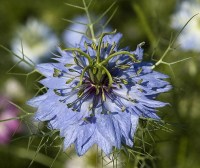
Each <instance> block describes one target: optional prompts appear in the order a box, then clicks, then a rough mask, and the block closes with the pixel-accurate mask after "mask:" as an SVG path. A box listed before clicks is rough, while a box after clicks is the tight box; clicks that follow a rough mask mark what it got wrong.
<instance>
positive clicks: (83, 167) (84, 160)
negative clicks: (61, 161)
mask: <svg viewBox="0 0 200 168" xmlns="http://www.w3.org/2000/svg"><path fill="white" fill-rule="evenodd" d="M110 158H111V159H112V157H110ZM101 159H103V166H102V165H101V164H102V160H101ZM111 159H109V158H108V157H105V156H101V151H100V150H99V151H98V156H97V147H96V146H93V147H92V148H91V150H89V151H88V152H87V153H86V154H85V155H83V156H81V157H80V156H77V155H72V156H71V157H70V158H69V159H68V160H67V161H66V163H65V166H64V168H100V167H103V168H113V162H112V160H111ZM118 162H120V158H118ZM118 166H119V165H118ZM119 168H120V167H119Z"/></svg>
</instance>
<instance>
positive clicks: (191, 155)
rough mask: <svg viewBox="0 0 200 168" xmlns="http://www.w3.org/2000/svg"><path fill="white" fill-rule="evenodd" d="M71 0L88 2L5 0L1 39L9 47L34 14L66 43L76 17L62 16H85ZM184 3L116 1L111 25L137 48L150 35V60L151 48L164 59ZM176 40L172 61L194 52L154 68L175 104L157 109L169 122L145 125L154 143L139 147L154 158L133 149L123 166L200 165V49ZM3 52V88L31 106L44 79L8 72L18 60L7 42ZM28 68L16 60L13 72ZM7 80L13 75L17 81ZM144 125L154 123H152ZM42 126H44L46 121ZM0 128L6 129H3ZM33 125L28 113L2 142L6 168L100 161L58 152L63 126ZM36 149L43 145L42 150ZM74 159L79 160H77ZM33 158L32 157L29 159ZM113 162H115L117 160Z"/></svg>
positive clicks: (99, 8)
mask: <svg viewBox="0 0 200 168" xmlns="http://www.w3.org/2000/svg"><path fill="white" fill-rule="evenodd" d="M112 2H114V0H102V1H97V0H94V1H93V2H92V4H91V6H90V9H89V10H90V12H91V13H92V14H93V15H95V16H97V17H98V15H100V14H101V13H103V12H104V11H105V10H106V9H108V7H109V6H110V5H111V4H112ZM187 2H188V3H189V4H192V3H194V2H195V3H196V4H198V5H199V3H200V2H199V1H192V0H191V1H189V0H188V1H187ZM65 3H71V4H75V5H79V6H82V0H65V1H55V0H54V1H53V0H51V1H50V0H42V1H38V0H18V1H16V0H1V1H0V44H1V45H2V46H4V47H6V48H8V49H10V50H11V49H12V48H11V43H12V40H13V38H15V36H16V31H17V29H18V28H19V26H20V25H26V23H27V20H28V19H29V18H35V19H37V20H39V21H40V22H43V23H44V24H45V25H46V26H48V27H49V28H50V29H51V32H53V33H54V35H55V36H56V37H57V39H58V42H57V44H58V45H64V44H63V40H62V38H63V37H62V36H63V32H64V30H66V29H67V28H68V27H69V26H70V23H69V22H66V21H64V20H63V18H66V19H73V18H75V17H76V16H80V15H84V12H83V11H82V10H79V9H75V8H73V7H69V6H67V5H65ZM181 3H183V1H180V0H168V1H160V0H148V1H147V0H116V4H115V5H114V6H113V8H112V9H111V11H110V12H108V14H107V15H106V17H105V20H106V19H108V18H109V16H110V15H112V12H113V11H114V10H115V9H116V8H118V9H117V12H116V13H115V15H114V17H113V18H112V20H111V21H110V22H109V26H110V27H111V28H113V29H115V28H116V29H117V31H118V32H121V33H122V34H123V37H124V38H123V40H122V43H121V46H122V47H124V46H130V48H131V49H132V50H134V49H135V48H136V46H137V44H139V43H140V42H143V41H145V43H146V44H145V46H144V53H145V56H144V59H145V60H147V61H153V60H152V55H153V58H154V59H156V60H158V59H159V58H160V57H161V56H162V55H163V53H164V52H165V50H166V48H167V47H168V46H169V44H170V39H171V37H173V38H174V37H175V35H176V33H178V31H180V29H173V26H171V22H172V15H173V14H175V13H176V11H177V10H179V8H180V4H181ZM189 7H190V8H191V9H192V8H193V6H192V5H191V6H190V5H189ZM199 12H200V8H199ZM194 14H195V13H194ZM192 16H193V15H191V16H190V17H192ZM178 21H179V20H177V22H178ZM187 21H188V18H186V17H185V19H183V20H182V23H183V25H182V26H181V27H183V26H184V23H186V22H187ZM194 21H196V22H198V26H197V29H198V30H195V31H197V33H199V34H196V38H198V40H200V24H199V23H200V16H196V17H195V18H194V19H193V20H192V21H191V22H194ZM189 24H190V23H189ZM184 33H187V32H184V31H183V32H182V34H184ZM198 36H199V37H198ZM195 40H196V39H195V36H194V37H193V40H192V42H190V43H189V44H188V45H193V42H195ZM22 43H23V39H22ZM173 47H174V48H173V50H172V51H170V52H169V53H168V55H167V56H166V59H165V60H166V61H167V62H173V61H178V60H181V59H184V58H188V57H191V59H189V60H187V61H184V62H180V63H177V64H174V65H171V66H170V67H169V66H167V65H164V64H163V65H160V66H158V67H156V70H158V71H161V72H163V73H165V74H168V75H169V76H170V82H171V83H172V85H173V89H172V90H171V91H170V92H169V93H166V94H163V95H161V96H159V99H160V100H162V101H165V102H169V103H170V106H168V107H165V108H162V109H159V115H160V116H161V118H162V119H163V120H164V121H165V122H166V124H165V125H164V126H162V125H159V124H158V125H156V124H155V123H150V124H149V125H150V127H148V126H146V125H145V126H144V127H145V129H144V139H145V141H147V142H148V143H150V144H151V145H147V147H146V148H147V149H146V150H144V149H142V150H140V152H143V153H150V154H151V155H152V156H153V157H146V156H148V155H145V156H143V155H141V154H135V156H131V157H132V158H131V159H130V162H128V159H127V158H126V157H125V156H123V157H121V158H120V159H121V160H120V159H119V161H118V163H119V166H118V167H125V168H126V167H127V168H128V167H129V168H132V167H134V166H135V167H142V163H143V162H144V167H158V168H188V167H190V168H199V167H200V160H199V154H200V129H199V127H200V112H199V109H200V94H199V91H200V73H199V70H200V58H199V53H200V49H199V50H196V49H189V50H186V49H184V48H181V45H180V44H179V43H175V45H174V46H173ZM199 48H200V45H199ZM0 56H1V59H0V67H1V70H0V77H1V80H0V94H1V95H2V96H3V95H5V96H7V97H8V98H9V100H11V101H12V102H14V103H16V104H17V105H19V106H20V107H23V108H25V109H27V110H32V109H29V108H28V107H27V106H26V105H25V102H26V101H27V100H28V99H30V98H31V97H33V96H34V95H35V94H36V92H37V87H36V86H35V85H37V86H38V84H37V82H35V80H36V79H37V78H38V76H37V75H35V74H34V75H31V76H29V77H28V79H27V76H24V75H15V74H9V73H7V72H8V71H9V69H10V68H11V67H12V66H13V65H14V64H16V62H15V61H14V60H13V55H12V54H10V53H9V52H7V51H5V49H3V48H0ZM51 56H53V55H51ZM30 71H31V70H30V69H26V68H23V67H22V66H16V67H15V68H14V69H12V70H11V71H10V72H12V73H28V72H30ZM9 82H11V83H12V82H14V83H15V84H13V85H14V86H13V85H12V84H10V83H9ZM0 112H1V111H0ZM20 114H21V113H20ZM20 114H19V116H20ZM141 123H142V122H141ZM145 124H147V125H148V122H146V123H145ZM151 125H153V127H151ZM38 127H42V128H43V126H38ZM0 128H1V127H0ZM146 129H150V132H151V136H152V137H153V138H151V136H149V135H148V133H147V132H145V130H146ZM30 130H31V131H30ZM152 130H153V131H152ZM0 131H3V130H1V129H0ZM142 131H143V130H142ZM142 131H141V132H142ZM35 132H37V131H35V130H34V124H32V122H31V119H29V118H26V119H24V118H23V119H22V120H21V128H20V131H19V132H17V133H16V134H15V135H14V136H13V137H12V140H11V141H10V142H9V143H7V144H2V145H0V167H1V168H10V167H13V168H14V167H21V168H24V167H29V165H30V167H31V168H34V167H41V168H42V167H50V166H51V164H52V162H53V161H54V159H55V158H56V159H55V163H54V164H53V165H52V167H55V168H60V167H66V168H67V167H70V168H77V167H78V165H77V164H79V167H83V168H85V167H86V168H87V167H88V168H90V167H95V166H96V167H98V161H96V160H98V159H96V157H97V156H96V155H97V154H94V153H95V152H90V153H89V154H88V155H87V156H86V157H83V158H78V157H77V156H75V155H74V154H73V150H69V151H68V152H67V153H62V152H61V153H59V155H58V157H57V153H58V152H59V149H60V147H59V142H60V141H61V140H60V139H59V138H57V137H58V136H57V135H58V133H55V134H53V135H52V136H51V135H50V134H51V132H49V130H48V129H44V128H43V130H42V131H41V132H40V133H38V132H37V133H35ZM141 132H140V130H139V131H138V136H141V134H142V135H143V133H141ZM35 134H36V135H35ZM37 134H38V135H37ZM44 142H47V144H45V145H42V144H43V143H44ZM52 142H53V145H52ZM139 144H140V143H138V145H139ZM141 145H142V143H141ZM38 146H39V148H38ZM40 147H41V150H40ZM37 150H38V151H39V150H40V152H38V151H37ZM74 159H77V160H75V161H73V160H74ZM124 160H125V161H124ZM136 160H139V162H136ZM32 161H33V163H31V162H32ZM30 163H31V164H30ZM134 164H135V165H134ZM110 167H112V164H111V165H110Z"/></svg>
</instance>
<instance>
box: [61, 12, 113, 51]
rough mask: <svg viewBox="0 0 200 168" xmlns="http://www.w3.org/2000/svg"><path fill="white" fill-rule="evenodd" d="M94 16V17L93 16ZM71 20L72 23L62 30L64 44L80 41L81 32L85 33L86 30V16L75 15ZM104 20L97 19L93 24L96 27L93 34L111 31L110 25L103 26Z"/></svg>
mask: <svg viewBox="0 0 200 168" xmlns="http://www.w3.org/2000/svg"><path fill="white" fill-rule="evenodd" d="M95 18H96V17H95ZM72 21H74V23H72V24H70V25H69V27H68V29H66V30H65V31H64V32H63V36H62V37H63V42H64V44H65V46H70V47H73V46H76V44H79V43H80V41H81V38H82V36H83V34H86V33H87V30H88V25H87V24H88V18H87V16H86V15H83V16H77V17H75V18H74V19H73V20H72ZM103 24H104V20H101V21H99V22H98V23H97V24H95V25H94V28H96V29H97V30H96V29H95V30H96V31H95V32H97V34H95V35H96V36H97V35H99V34H100V33H102V31H103V32H111V31H112V29H111V28H110V27H106V28H103Z"/></svg>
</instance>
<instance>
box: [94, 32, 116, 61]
mask: <svg viewBox="0 0 200 168" xmlns="http://www.w3.org/2000/svg"><path fill="white" fill-rule="evenodd" d="M115 33H116V29H115V30H114V31H113V32H106V33H102V35H101V37H100V39H99V44H98V50H97V64H98V63H99V62H100V54H101V44H102V40H103V37H104V36H106V35H111V34H115Z"/></svg>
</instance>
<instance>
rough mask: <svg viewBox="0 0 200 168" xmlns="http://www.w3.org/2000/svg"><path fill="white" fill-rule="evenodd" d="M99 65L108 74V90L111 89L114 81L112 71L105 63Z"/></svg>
mask: <svg viewBox="0 0 200 168" xmlns="http://www.w3.org/2000/svg"><path fill="white" fill-rule="evenodd" d="M99 67H100V68H102V69H103V70H104V71H105V72H106V74H107V76H108V90H109V89H110V87H111V86H112V83H113V80H112V76H111V74H110V72H109V71H108V70H107V69H106V68H105V67H104V66H103V65H100V66H99Z"/></svg>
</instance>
